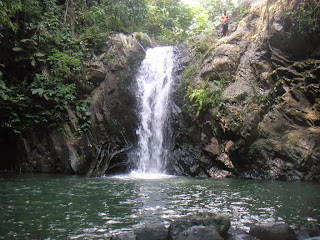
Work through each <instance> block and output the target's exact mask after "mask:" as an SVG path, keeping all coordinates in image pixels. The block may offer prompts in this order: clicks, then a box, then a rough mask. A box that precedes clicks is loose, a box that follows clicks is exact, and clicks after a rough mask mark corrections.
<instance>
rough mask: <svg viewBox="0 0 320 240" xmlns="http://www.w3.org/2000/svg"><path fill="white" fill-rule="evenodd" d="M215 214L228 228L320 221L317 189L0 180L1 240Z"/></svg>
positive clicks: (93, 235)
mask: <svg viewBox="0 0 320 240" xmlns="http://www.w3.org/2000/svg"><path fill="white" fill-rule="evenodd" d="M205 210H208V211H212V212H222V213H225V214H228V215H230V216H231V218H232V226H234V227H240V228H243V229H248V226H250V225H251V224H253V223H258V222H268V221H285V222H286V223H288V224H290V225H295V226H297V225H299V224H301V223H306V222H307V221H314V220H318V221H319V220H320V184H318V183H304V182H278V181H262V180H259V181H256V180H236V179H226V180H211V179H209V180H208V179H190V178H168V179H156V180H152V179H148V180H143V179H125V178H124V179H110V178H94V179H87V178H82V177H76V176H59V175H38V174H37V175H36V174H35V175H30V174H22V175H9V174H5V175H0V211H1V214H0V239H99V238H103V237H107V236H110V235H111V234H112V233H114V232H116V231H119V230H121V229H129V228H132V227H138V226H139V225H141V224H143V223H145V222H149V223H150V222H164V223H166V224H169V223H170V221H172V220H173V219H175V218H177V217H179V216H180V215H182V214H188V213H192V212H199V211H205Z"/></svg>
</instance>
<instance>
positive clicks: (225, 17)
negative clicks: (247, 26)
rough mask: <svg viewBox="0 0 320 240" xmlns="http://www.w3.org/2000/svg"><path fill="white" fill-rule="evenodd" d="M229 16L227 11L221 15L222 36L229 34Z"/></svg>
mask: <svg viewBox="0 0 320 240" xmlns="http://www.w3.org/2000/svg"><path fill="white" fill-rule="evenodd" d="M229 20H230V18H229V16H228V15H227V11H226V10H224V11H223V16H222V17H221V22H222V37H227V36H228V24H229Z"/></svg>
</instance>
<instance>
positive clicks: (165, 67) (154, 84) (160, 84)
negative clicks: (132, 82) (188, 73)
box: [135, 47, 174, 174]
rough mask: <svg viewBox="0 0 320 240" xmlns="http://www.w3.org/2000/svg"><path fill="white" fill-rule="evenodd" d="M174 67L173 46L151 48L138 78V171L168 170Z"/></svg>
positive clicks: (162, 171)
mask: <svg viewBox="0 0 320 240" xmlns="http://www.w3.org/2000/svg"><path fill="white" fill-rule="evenodd" d="M173 66H174V61H173V48H172V47H156V48H152V49H148V50H147V52H146V57H145V59H144V60H143V62H142V64H141V66H140V69H139V72H138V75H137V77H136V80H137V85H138V91H137V98H138V102H139V118H140V123H139V128H138V130H137V134H138V138H139V140H138V147H137V150H136V152H135V159H136V171H135V172H136V173H142V174H164V173H165V166H166V152H167V148H166V147H165V146H166V143H167V142H168V141H167V140H166V139H165V136H166V134H165V131H166V128H167V127H166V122H167V119H168V104H169V93H170V87H171V84H172V81H173V78H172V71H173Z"/></svg>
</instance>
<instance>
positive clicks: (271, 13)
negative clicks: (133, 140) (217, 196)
mask: <svg viewBox="0 0 320 240" xmlns="http://www.w3.org/2000/svg"><path fill="white" fill-rule="evenodd" d="M247 4H248V10H249V13H248V15H247V16H246V17H244V18H243V19H242V20H241V21H239V23H238V24H237V27H236V29H235V31H233V32H231V34H229V36H228V37H224V38H220V39H217V38H214V37H211V38H209V40H208V39H207V40H206V41H207V42H206V44H208V45H209V50H208V51H207V52H205V53H204V54H202V55H199V54H197V53H196V52H195V51H194V49H195V48H193V49H192V48H191V49H190V53H188V54H187V55H186V56H185V58H184V59H183V61H182V64H183V65H185V66H186V67H187V69H186V71H185V77H184V83H183V86H182V88H183V89H182V90H181V94H180V97H177V98H176V99H175V103H176V105H178V106H179V107H180V108H181V109H182V111H181V112H180V113H178V115H177V119H178V121H177V122H176V124H175V126H174V127H175V129H176V135H175V142H176V145H175V149H174V152H173V156H172V159H171V163H172V165H171V169H170V171H171V172H172V173H175V174H179V175H190V176H200V177H213V178H221V177H228V176H241V177H245V178H268V179H280V180H312V181H319V180H320V174H319V173H320V171H319V170H320V148H319V146H320V125H319V124H320V105H319V104H320V95H319V87H320V85H319V79H320V51H319V50H320V42H319V41H318V40H317V39H319V36H320V34H319V29H316V30H314V31H309V32H307V33H306V32H303V31H301V29H299V28H298V24H301V22H299V21H298V20H297V18H298V17H299V16H300V20H301V15H302V14H303V12H301V11H302V10H303V9H302V8H301V7H302V4H303V1H299V0H294V1H288V0H287V1H285V0H284V1H271V0H269V1H268V0H263V1H248V3H247ZM310 4H313V3H312V2H310ZM314 4H316V3H314ZM235 18H236V16H233V17H231V19H233V21H234V19H235ZM233 24H235V23H233ZM222 82H224V83H226V84H221V83H222ZM188 86H189V90H188ZM190 89H191V92H192V90H194V89H198V90H199V89H204V90H203V92H200V91H198V93H199V94H200V93H201V94H202V95H201V96H199V102H200V100H201V99H200V97H202V100H201V101H202V102H201V104H202V105H201V104H199V102H198V105H197V104H195V103H196V102H195V99H196V97H195V98H193V97H191V93H190ZM217 89H218V90H219V91H220V90H221V95H217V94H216V95H214V94H213V93H219V92H218V91H217ZM206 92H209V93H211V95H210V96H211V98H212V96H218V97H217V98H218V100H219V101H218V103H216V104H215V105H214V104H213V103H212V101H211V100H210V101H211V102H210V104H211V105H209V104H208V105H209V106H205V101H206V99H205V95H204V93H206ZM194 104H195V105H197V107H198V111H194ZM192 109H193V110H192Z"/></svg>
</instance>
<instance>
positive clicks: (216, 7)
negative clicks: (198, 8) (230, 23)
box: [202, 0, 241, 26]
mask: <svg viewBox="0 0 320 240" xmlns="http://www.w3.org/2000/svg"><path fill="white" fill-rule="evenodd" d="M240 1H241V0H240ZM202 4H203V5H204V6H205V9H207V11H208V13H209V15H210V20H211V21H212V23H213V26H217V25H219V24H220V23H221V16H222V14H223V11H224V10H226V11H227V13H231V12H233V11H234V10H235V5H234V3H233V1H232V0H226V1H221V0H202Z"/></svg>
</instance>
